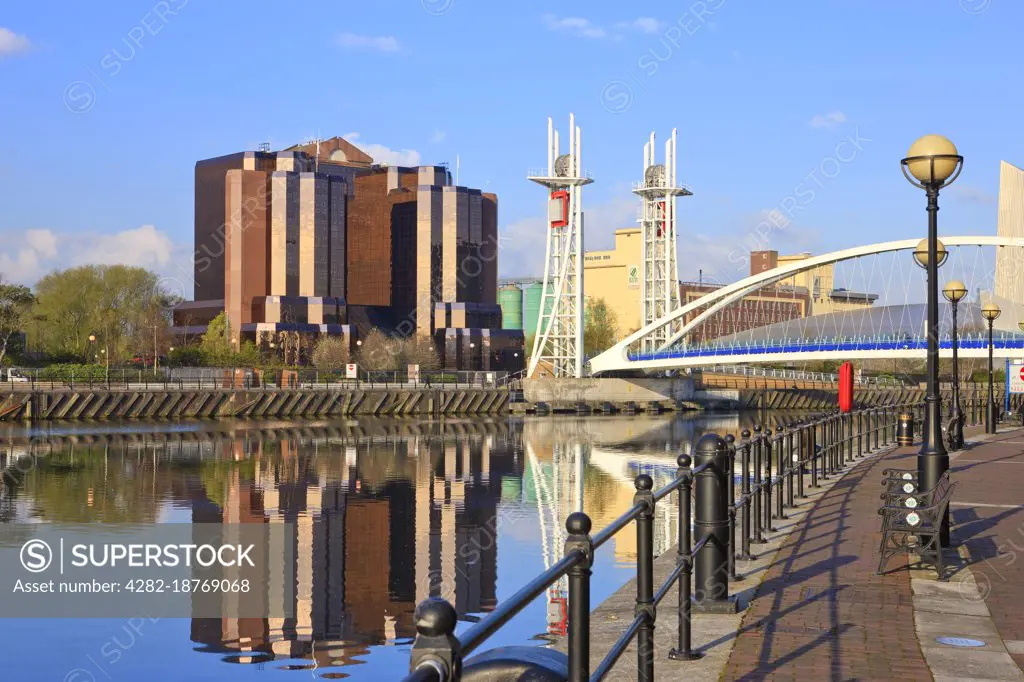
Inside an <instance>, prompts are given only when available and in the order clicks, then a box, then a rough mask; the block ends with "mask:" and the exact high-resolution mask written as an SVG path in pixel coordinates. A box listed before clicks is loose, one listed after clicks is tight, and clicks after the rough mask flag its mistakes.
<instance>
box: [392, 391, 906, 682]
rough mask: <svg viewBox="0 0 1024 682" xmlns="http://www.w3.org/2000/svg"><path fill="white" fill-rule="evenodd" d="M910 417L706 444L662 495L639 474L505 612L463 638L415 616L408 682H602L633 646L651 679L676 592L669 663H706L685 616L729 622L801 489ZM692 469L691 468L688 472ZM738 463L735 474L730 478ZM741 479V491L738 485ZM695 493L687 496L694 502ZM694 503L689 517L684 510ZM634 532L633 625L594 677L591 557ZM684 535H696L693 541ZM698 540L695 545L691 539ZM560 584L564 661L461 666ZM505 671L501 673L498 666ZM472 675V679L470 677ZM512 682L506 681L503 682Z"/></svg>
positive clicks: (573, 530)
mask: <svg viewBox="0 0 1024 682" xmlns="http://www.w3.org/2000/svg"><path fill="white" fill-rule="evenodd" d="M908 411H910V412H912V413H914V414H915V416H916V417H917V419H916V420H915V421H917V423H921V420H920V417H921V416H922V414H923V410H922V407H921V406H920V405H919V404H913V405H896V404H893V405H887V406H881V407H875V408H870V409H865V410H859V411H854V412H849V413H838V412H833V413H827V414H821V415H817V416H815V417H813V418H810V419H808V420H805V421H792V422H789V423H781V422H777V423H776V428H775V430H774V431H772V430H771V429H769V428H764V429H763V428H762V427H760V426H756V427H755V428H754V430H753V432H751V431H747V430H744V431H743V432H742V433H741V434H740V440H739V441H737V440H736V438H735V437H734V436H733V435H731V434H730V435H728V436H726V437H725V438H722V437H721V436H719V435H717V434H713V433H708V434H704V435H703V436H702V437H701V438H700V439H699V440H698V441H697V443H696V444H695V445H694V447H693V453H694V458H693V460H691V458H690V457H689V456H687V455H680V456H679V458H678V459H677V465H678V468H677V470H676V477H675V479H674V480H673V481H672V482H670V483H669V484H668V485H666V486H664V487H662V488H661V489H659V490H653V480H652V479H651V477H650V476H648V475H647V474H641V475H640V476H637V478H636V480H635V482H634V485H635V487H636V494H635V495H634V497H633V506H632V507H631V508H630V509H629V510H627V511H626V512H625V513H623V514H622V515H621V516H619V517H618V518H617V519H615V520H614V521H612V522H611V523H610V524H609V525H608V526H607V527H605V528H604V529H602V530H601V531H600V532H598V533H597V534H595V535H593V536H591V535H590V530H591V520H590V518H589V517H588V516H587V515H586V514H584V513H583V512H575V513H573V514H570V515H569V517H568V518H567V519H566V523H565V527H566V530H567V531H568V538H567V540H566V542H565V551H564V554H563V556H562V559H561V560H560V561H558V563H556V564H554V565H553V566H551V568H549V569H548V570H547V571H545V572H544V573H541V574H540V575H538V576H536V577H535V578H533V579H532V580H530V581H529V582H528V583H527V584H526V585H525V586H523V587H522V588H521V589H519V591H517V592H516V593H515V594H513V595H512V596H511V597H509V598H508V599H506V600H505V601H503V602H501V603H500V604H499V605H498V606H497V608H496V609H495V610H494V611H492V612H491V613H490V614H489V615H488V616H486V617H485V618H483V619H482V620H480V621H478V622H476V623H475V624H474V625H473V626H472V627H471V628H469V629H468V630H466V632H464V633H463V634H462V635H461V636H459V637H456V636H455V627H456V624H457V614H456V612H455V609H454V608H453V607H452V606H451V605H450V604H449V603H448V602H447V601H445V600H443V599H440V598H431V599H428V600H425V601H423V602H421V603H420V604H419V605H418V606H417V608H416V614H415V620H416V630H417V635H416V639H415V641H414V643H413V646H412V655H411V660H410V667H409V669H410V674H409V675H408V676H407V677H406V678H405V682H411V681H417V682H452V681H456V680H473V679H484V678H486V679H496V678H494V677H485V676H486V675H500V673H501V672H502V671H506V672H507V671H511V670H516V671H519V672H522V671H524V670H531V671H534V672H538V673H539V672H543V673H544V674H547V675H549V676H547V677H543V676H542V677H538V678H537V679H567V680H571V681H572V682H582V681H585V680H591V681H596V680H601V679H604V678H605V677H606V676H607V675H608V673H609V672H610V671H611V670H612V668H613V667H614V665H615V663H616V662H617V661H618V660H619V659H620V658H621V657H622V655H623V653H624V652H625V651H626V649H627V648H628V647H629V646H630V644H631V643H632V642H633V640H634V639H635V640H636V641H637V670H638V674H639V679H640V680H643V681H649V680H653V679H654V664H655V651H654V626H655V623H656V620H657V607H658V605H659V604H660V603H661V602H662V601H664V599H665V598H666V597H667V596H668V595H669V592H670V591H671V589H672V588H673V587H674V586H675V587H676V588H677V604H676V610H677V613H678V627H677V632H676V633H675V634H676V646H675V647H674V648H673V649H672V650H671V651H670V652H668V654H667V656H666V657H667V658H668V659H671V660H675V661H683V660H692V659H694V658H698V657H700V656H701V655H702V653H701V652H699V651H695V650H694V649H693V644H692V627H693V619H692V614H693V612H694V611H697V612H709V613H725V612H735V610H736V603H735V597H734V596H730V595H729V580H730V579H732V580H736V579H737V578H738V576H737V574H736V560H737V559H738V558H740V559H751V558H753V556H752V554H751V552H750V548H751V545H752V544H759V543H764V542H765V541H766V540H765V532H767V531H772V530H774V528H773V522H774V521H775V520H778V519H784V518H786V509H787V508H793V507H795V506H797V502H796V500H797V498H805V497H807V495H806V491H807V487H808V486H810V487H811V488H816V487H821V485H822V481H823V480H826V479H828V478H830V477H833V476H836V475H838V474H839V473H840V472H841V471H842V470H843V469H844V468H845V467H846V466H847V465H848V464H849V463H851V462H854V461H856V460H857V459H858V458H859V457H863V456H866V455H867V454H870V453H872V452H876V451H878V450H880V449H882V448H886V447H888V446H889V445H891V444H894V443H895V441H896V428H897V422H898V418H899V415H900V414H901V413H906V412H908ZM691 464H695V466H691ZM737 464H738V467H739V468H738V469H737ZM736 475H738V477H739V491H738V492H737V489H736V485H735V476H736ZM691 491H692V492H691ZM673 493H677V494H678V499H679V509H678V515H679V519H678V526H679V530H678V538H677V540H678V546H677V550H676V561H675V567H674V569H673V570H672V571H671V573H670V574H669V575H668V577H667V578H666V579H665V580H664V581H663V582H662V583H661V584H660V585H659V586H657V588H655V583H654V543H653V532H654V518H655V514H656V510H657V505H658V503H659V502H660V501H661V500H664V499H665V498H667V497H669V496H670V495H672V494H673ZM691 497H692V502H693V510H692V512H691ZM634 522H635V526H636V546H637V565H636V601H635V611H634V613H635V615H634V618H633V620H632V621H631V622H630V623H629V624H628V625H627V627H626V629H625V631H624V632H623V633H622V635H621V636H620V637H619V638H618V640H617V641H616V642H615V643H614V644H613V645H612V647H611V650H610V651H609V652H608V653H607V654H606V655H605V657H604V658H603V659H602V660H601V662H600V663H598V665H597V666H596V667H595V668H594V669H593V671H591V668H590V637H591V633H590V607H591V604H590V576H591V569H592V567H593V565H594V553H595V552H596V551H597V550H598V549H600V548H601V547H602V546H603V545H605V544H606V543H607V542H608V541H609V540H610V539H611V538H612V537H614V536H615V535H616V534H618V533H619V532H621V531H623V530H624V529H625V528H626V527H627V526H629V525H630V524H633V523H634ZM691 526H692V527H693V532H692V533H691ZM692 535H693V536H695V537H691V536H692ZM565 576H567V578H568V630H567V649H568V654H567V655H565V654H561V653H559V652H556V651H554V650H552V649H543V648H538V647H527V646H524V647H504V648H502V649H500V650H497V651H499V652H500V653H501V655H500V656H493V655H490V654H491V653H492V652H485V653H484V654H480V655H479V656H478V657H477V658H476V659H474V658H467V657H468V656H469V655H470V654H472V653H473V652H475V651H476V650H477V649H479V648H480V647H481V646H482V645H483V643H484V642H485V641H487V639H488V638H489V637H491V636H492V635H493V634H494V633H495V632H497V631H498V630H499V629H500V628H501V627H502V626H503V625H504V624H505V623H507V622H508V621H509V620H510V619H511V618H512V617H513V616H515V615H516V614H517V613H519V612H520V611H522V610H523V609H524V608H525V607H526V606H527V605H528V604H530V602H532V601H533V600H534V599H536V598H537V597H539V596H540V595H542V594H544V592H545V591H546V590H547V589H548V588H549V587H550V586H551V585H553V584H554V583H556V582H557V581H559V580H560V579H561V578H563V577H565ZM503 666H504V667H503ZM672 674H674V675H679V674H680V671H679V670H674V671H673V673H672ZM477 675H479V677H478V676H477ZM510 679H511V678H510Z"/></svg>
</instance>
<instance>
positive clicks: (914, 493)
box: [881, 471, 949, 508]
mask: <svg viewBox="0 0 1024 682" xmlns="http://www.w3.org/2000/svg"><path fill="white" fill-rule="evenodd" d="M905 476H906V472H904V473H903V474H902V475H901V477H900V478H887V479H885V480H883V481H882V486H884V487H885V488H886V490H885V491H884V492H882V495H881V499H882V502H884V503H885V504H886V505H898V506H902V507H910V508H914V507H929V506H931V504H932V500H933V499H937V498H940V497H942V496H943V495H944V494H945V492H946V488H948V487H949V472H948V471H944V472H943V473H942V476H941V477H940V478H939V482H938V483H936V484H935V487H934V488H932V489H931V490H925V491H921V492H918V490H917V480H916V478H917V477H916V476H915V477H914V478H905Z"/></svg>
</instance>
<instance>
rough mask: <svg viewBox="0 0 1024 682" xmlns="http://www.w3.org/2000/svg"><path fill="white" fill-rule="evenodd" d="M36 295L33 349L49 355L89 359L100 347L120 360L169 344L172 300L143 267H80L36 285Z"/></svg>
mask: <svg viewBox="0 0 1024 682" xmlns="http://www.w3.org/2000/svg"><path fill="white" fill-rule="evenodd" d="M36 297H37V304H36V307H35V310H34V311H33V312H34V313H35V316H36V319H37V320H38V322H39V324H38V325H36V326H37V328H38V329H37V331H38V333H37V336H38V338H36V339H34V341H35V344H34V345H35V346H36V347H38V348H42V349H44V350H46V352H48V353H50V354H51V355H69V354H70V355H75V356H77V357H81V358H87V359H89V360H92V359H93V356H95V355H97V354H98V353H99V350H100V349H102V350H103V351H105V355H106V356H107V357H109V358H110V361H111V362H118V361H122V360H124V359H126V358H130V357H131V355H132V354H141V355H146V356H149V355H152V354H154V352H155V353H156V354H159V353H161V352H163V350H164V349H165V348H166V347H167V346H169V343H170V337H169V327H170V309H171V307H172V306H173V305H174V303H175V302H176V298H175V297H172V296H171V295H170V294H169V293H168V292H167V291H166V290H165V289H164V288H163V286H162V285H161V283H160V278H159V277H157V275H156V274H155V273H153V272H150V271H148V270H145V269H144V268H137V267H131V266H127V265H84V266H81V267H76V268H69V269H67V270H61V271H57V272H53V273H50V274H49V275H46V276H45V277H43V278H42V279H41V280H39V282H38V283H37V284H36ZM90 336H93V337H95V342H90V341H89V337H90ZM154 337H155V343H154ZM154 346H155V347H154Z"/></svg>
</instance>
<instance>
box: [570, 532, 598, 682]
mask: <svg viewBox="0 0 1024 682" xmlns="http://www.w3.org/2000/svg"><path fill="white" fill-rule="evenodd" d="M590 528H591V522H590V517H589V516H587V515H586V514H584V513H583V512H573V513H572V514H569V518H567V519H566V520H565V530H566V531H568V532H569V537H568V538H566V540H565V554H569V553H570V552H574V551H577V550H578V551H582V552H583V555H584V557H585V558H584V559H583V560H581V561H580V562H579V563H578V564H576V565H575V566H573V567H572V568H570V569H569V637H568V639H569V682H587V680H589V679H590V573H591V571H590V568H591V566H592V565H593V561H594V545H593V543H592V542H591V540H590Z"/></svg>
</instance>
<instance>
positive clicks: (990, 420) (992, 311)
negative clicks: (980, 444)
mask: <svg viewBox="0 0 1024 682" xmlns="http://www.w3.org/2000/svg"><path fill="white" fill-rule="evenodd" d="M1002 312H1003V311H1002V310H1000V309H999V306H997V305H996V304H995V303H986V304H985V305H983V306H982V307H981V316H982V317H984V318H985V319H986V320H988V407H987V408H986V409H985V433H995V432H996V421H997V420H996V397H995V389H994V388H993V385H992V323H993V322H995V321H996V318H997V317H999V315H1000V313H1002Z"/></svg>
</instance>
